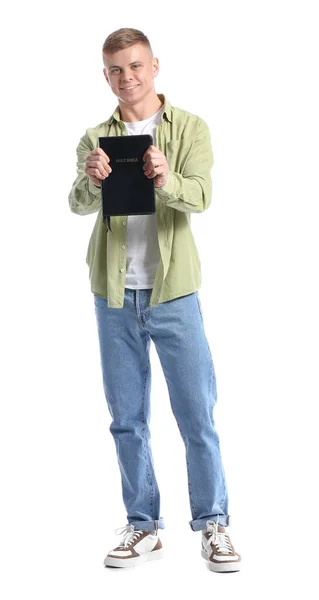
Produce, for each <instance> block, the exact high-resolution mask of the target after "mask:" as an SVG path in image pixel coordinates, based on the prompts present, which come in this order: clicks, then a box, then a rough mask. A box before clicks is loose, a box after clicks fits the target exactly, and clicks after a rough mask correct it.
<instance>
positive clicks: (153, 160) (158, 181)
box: [143, 145, 169, 187]
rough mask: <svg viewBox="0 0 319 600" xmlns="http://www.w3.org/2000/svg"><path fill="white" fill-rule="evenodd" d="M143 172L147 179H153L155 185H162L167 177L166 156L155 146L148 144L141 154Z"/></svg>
mask: <svg viewBox="0 0 319 600" xmlns="http://www.w3.org/2000/svg"><path fill="white" fill-rule="evenodd" d="M143 160H144V165H143V169H144V173H145V175H146V177H148V178H149V179H151V178H153V177H154V178H155V179H154V185H155V187H162V185H165V183H166V182H167V179H168V171H169V167H168V164H167V161H166V156H165V154H163V152H161V151H160V150H159V149H158V148H156V146H153V145H152V146H149V147H148V148H147V150H146V152H145V154H144V155H143Z"/></svg>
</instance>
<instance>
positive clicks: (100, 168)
mask: <svg viewBox="0 0 319 600" xmlns="http://www.w3.org/2000/svg"><path fill="white" fill-rule="evenodd" d="M109 162H110V158H109V157H108V155H107V154H105V152H104V150H102V148H95V150H92V152H91V153H90V154H89V155H88V156H87V157H86V160H85V169H84V172H85V173H86V174H87V176H88V177H89V179H91V181H93V183H94V184H95V185H98V186H101V180H102V179H105V177H108V176H109V174H110V173H111V172H112V169H111V167H110V165H109Z"/></svg>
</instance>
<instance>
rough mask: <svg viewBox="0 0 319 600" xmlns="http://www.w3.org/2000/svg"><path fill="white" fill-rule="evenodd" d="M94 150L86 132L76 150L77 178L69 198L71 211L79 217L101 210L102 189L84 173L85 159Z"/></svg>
mask: <svg viewBox="0 0 319 600" xmlns="http://www.w3.org/2000/svg"><path fill="white" fill-rule="evenodd" d="M92 150H94V147H93V144H92V141H91V140H90V138H89V135H88V130H86V132H85V134H84V135H83V136H82V137H81V139H80V141H79V144H78V146H77V148H76V155H77V165H76V167H77V177H76V179H75V180H74V182H73V184H72V189H71V191H70V193H69V196H68V200H69V206H70V209H71V211H72V212H74V213H76V214H78V215H89V214H91V213H94V212H97V211H98V210H99V209H100V208H101V188H100V187H98V186H96V185H95V184H94V183H93V182H92V181H91V180H90V179H89V177H88V176H87V174H86V173H85V172H84V169H85V159H86V157H87V155H88V154H90V152H92Z"/></svg>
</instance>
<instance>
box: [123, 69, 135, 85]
mask: <svg viewBox="0 0 319 600" xmlns="http://www.w3.org/2000/svg"><path fill="white" fill-rule="evenodd" d="M131 81H133V77H132V75H131V74H130V73H129V72H128V73H126V72H124V71H123V74H122V77H121V84H122V85H123V84H125V85H127V84H128V83H130V82H131Z"/></svg>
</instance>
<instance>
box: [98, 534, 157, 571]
mask: <svg viewBox="0 0 319 600" xmlns="http://www.w3.org/2000/svg"><path fill="white" fill-rule="evenodd" d="M115 533H117V534H124V535H123V538H122V539H121V542H120V544H119V545H118V546H116V548H114V549H113V550H111V551H110V552H109V553H108V554H107V556H106V557H105V559H104V566H105V567H133V566H135V565H138V564H140V563H143V562H146V561H147V560H156V559H157V558H162V556H163V548H162V542H161V540H160V539H159V537H158V531H157V532H156V531H155V530H153V531H145V530H142V529H137V530H135V529H134V525H130V524H128V525H125V527H120V528H118V529H116V530H115Z"/></svg>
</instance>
